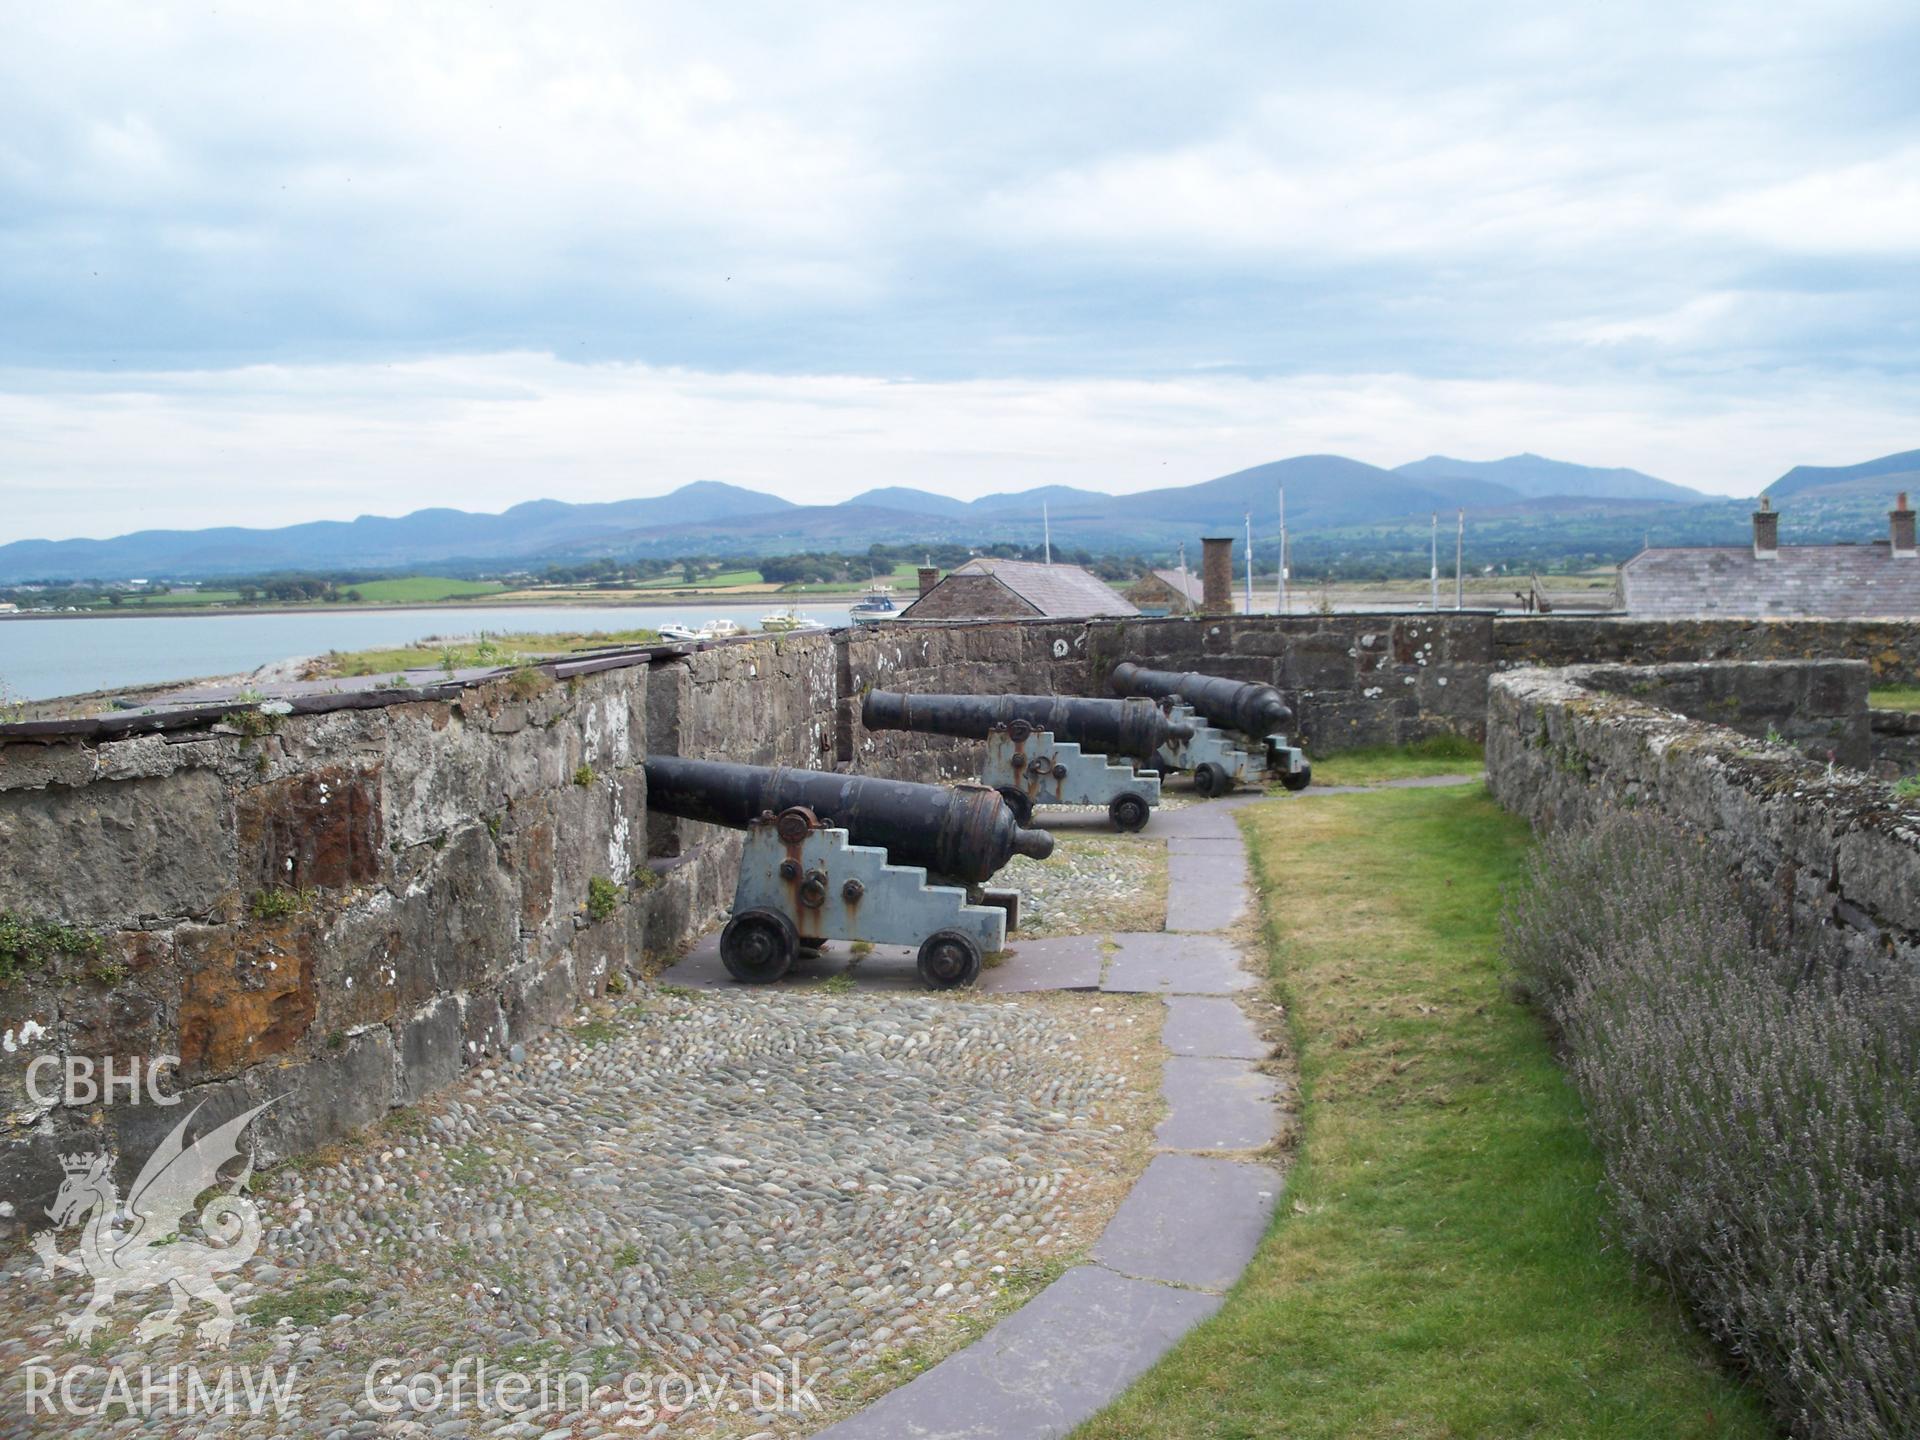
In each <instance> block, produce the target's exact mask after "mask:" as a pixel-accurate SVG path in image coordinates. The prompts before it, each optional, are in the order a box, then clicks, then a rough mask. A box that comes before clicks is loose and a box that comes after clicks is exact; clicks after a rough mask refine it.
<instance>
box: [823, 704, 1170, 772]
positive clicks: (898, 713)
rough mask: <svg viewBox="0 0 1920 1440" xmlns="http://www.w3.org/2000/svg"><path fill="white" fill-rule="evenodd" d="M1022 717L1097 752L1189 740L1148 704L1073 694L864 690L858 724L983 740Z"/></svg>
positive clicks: (1143, 749)
mask: <svg viewBox="0 0 1920 1440" xmlns="http://www.w3.org/2000/svg"><path fill="white" fill-rule="evenodd" d="M1016 720H1024V721H1026V722H1027V724H1029V725H1031V726H1032V727H1033V728H1034V729H1035V730H1046V731H1050V732H1052V734H1053V737H1054V739H1056V740H1067V741H1071V742H1072V743H1073V744H1075V745H1079V746H1082V747H1083V748H1085V749H1087V750H1092V751H1096V752H1098V753H1099V754H1102V755H1128V756H1132V757H1134V758H1136V759H1139V760H1151V759H1152V758H1153V757H1154V755H1155V753H1156V752H1158V750H1159V749H1160V747H1161V746H1163V745H1165V744H1166V743H1167V742H1168V741H1169V740H1190V739H1192V738H1193V726H1191V725H1189V724H1187V723H1186V722H1185V721H1181V720H1169V719H1168V718H1167V717H1166V716H1165V715H1164V714H1162V713H1161V711H1160V710H1159V709H1158V708H1156V707H1155V706H1153V705H1151V704H1143V703H1141V702H1140V701H1127V700H1090V699H1087V698H1085V697H1083V696H1077V695H901V694H898V693H896V692H894V691H891V690H869V691H868V692H867V698H866V699H865V700H864V701H862V702H861V705H860V723H861V724H863V725H865V726H866V727H867V729H869V730H917V731H919V732H921V733H922V734H929V735H957V736H960V737H961V738H963V739H968V740H984V739H986V738H987V732H988V731H990V730H991V729H993V727H994V726H996V725H1011V724H1012V723H1013V722H1014V721H1016Z"/></svg>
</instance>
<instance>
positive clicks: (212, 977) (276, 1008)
mask: <svg viewBox="0 0 1920 1440" xmlns="http://www.w3.org/2000/svg"><path fill="white" fill-rule="evenodd" d="M311 938H312V937H311V935H310V934H309V933H308V927H307V926H306V925H305V924H304V923H296V924H294V925H287V926H262V925H251V926H245V927H236V926H230V925H219V926H213V927H210V928H208V929H206V930H202V931H199V932H197V933H194V934H191V935H184V934H183V935H182V936H181V937H180V942H179V944H180V966H181V971H182V977H181V978H182V993H181V1000H180V1068H181V1071H182V1073H183V1074H184V1075H185V1076H187V1077H189V1078H193V1079H201V1078H205V1077H207V1076H213V1075H225V1074H232V1073H234V1072H236V1071H239V1070H243V1069H245V1068H246V1067H247V1066H249V1065H254V1064H258V1063H259V1062H260V1061H262V1060H266V1059H269V1058H271V1057H272V1056H275V1055H279V1054H283V1053H284V1052H286V1051H287V1050H289V1049H291V1048H292V1047H293V1046H294V1045H296V1044H297V1043H299V1041H300V1039H301V1037H302V1036H304V1035H305V1034H306V1033H307V1029H308V1027H309V1026H310V1025H312V1023H313V1016H314V1010H315V999H316V997H315V993H314V983H313V957H312V955H311V953H310V952H311V944H310V942H311Z"/></svg>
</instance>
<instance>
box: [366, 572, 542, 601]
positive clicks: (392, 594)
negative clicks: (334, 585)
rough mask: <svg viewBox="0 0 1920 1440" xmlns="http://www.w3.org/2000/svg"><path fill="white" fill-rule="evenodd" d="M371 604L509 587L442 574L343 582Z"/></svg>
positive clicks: (456, 596) (451, 597) (494, 591)
mask: <svg viewBox="0 0 1920 1440" xmlns="http://www.w3.org/2000/svg"><path fill="white" fill-rule="evenodd" d="M340 588H341V590H342V591H346V590H355V591H358V592H359V595H360V598H361V600H363V601H365V602H366V603H368V604H372V605H417V604H423V603H431V602H433V601H435V600H464V599H467V598H468V597H469V596H473V595H497V594H499V593H500V592H501V591H502V590H504V589H506V588H507V587H506V586H505V585H502V584H501V583H500V582H499V581H498V580H452V579H448V578H447V577H445V576H442V575H402V576H400V577H398V578H397V579H393V580H363V581H361V582H360V583H359V584H358V585H343V586H341V587H340Z"/></svg>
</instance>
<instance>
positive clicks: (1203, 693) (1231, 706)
mask: <svg viewBox="0 0 1920 1440" xmlns="http://www.w3.org/2000/svg"><path fill="white" fill-rule="evenodd" d="M1109 683H1111V685H1112V686H1113V689H1114V690H1115V692H1116V693H1118V694H1121V695H1133V696H1148V697H1151V698H1152V699H1155V700H1157V701H1158V702H1159V703H1160V707H1161V709H1162V710H1164V711H1165V712H1166V714H1167V715H1168V717H1169V718H1171V719H1177V720H1181V721H1185V722H1187V723H1188V724H1189V725H1190V726H1191V728H1192V732H1193V733H1192V734H1191V735H1190V736H1188V737H1187V738H1184V739H1175V740H1170V741H1168V743H1167V744H1166V745H1165V746H1164V747H1163V748H1162V749H1161V750H1160V752H1159V754H1158V755H1157V756H1156V757H1155V758H1156V760H1157V761H1158V763H1159V765H1160V767H1161V768H1162V769H1163V770H1186V771H1191V772H1192V774H1193V788H1194V789H1195V790H1197V791H1199V792H1200V793H1201V794H1202V795H1225V794H1227V793H1228V792H1230V791H1231V790H1232V789H1233V788H1234V787H1235V786H1236V785H1247V784H1254V783H1257V772H1258V771H1259V770H1260V769H1261V768H1263V767H1264V768H1265V769H1268V770H1272V771H1277V772H1278V773H1279V776H1280V783H1281V784H1282V785H1284V786H1286V788H1287V789H1289V790H1304V789H1306V788H1307V786H1308V785H1309V784H1311V783H1312V781H1313V769H1312V767H1311V766H1310V765H1308V763H1307V757H1306V752H1305V751H1303V750H1301V749H1300V747H1299V746H1297V745H1293V744H1290V743H1289V742H1288V739H1287V736H1286V734H1285V732H1284V730H1283V728H1282V727H1285V726H1290V725H1292V723H1293V710H1292V707H1290V706H1289V705H1288V704H1287V702H1286V701H1285V700H1284V699H1283V698H1282V697H1281V695H1280V692H1279V691H1278V690H1276V689H1274V688H1273V686H1271V685H1260V684H1254V683H1249V682H1245V681H1240V680H1228V679H1226V678H1225V677H1223V676H1219V675H1203V674H1201V673H1200V672H1199V671H1196V670H1186V671H1174V670H1149V669H1148V668H1146V667H1145V666H1144V665H1136V664H1134V663H1133V662H1132V661H1130V660H1129V661H1123V662H1121V663H1120V664H1118V665H1116V666H1114V667H1113V673H1112V675H1111V676H1110V677H1109ZM1229 732H1238V735H1239V736H1243V737H1245V739H1246V740H1247V741H1250V742H1252V745H1253V746H1254V747H1257V748H1258V750H1259V751H1260V752H1261V753H1260V754H1259V756H1258V757H1257V758H1256V756H1255V754H1254V753H1252V750H1251V749H1250V748H1249V747H1248V746H1247V745H1246V744H1244V743H1242V742H1241V741H1240V740H1239V739H1237V738H1236V736H1235V735H1234V734H1231V733H1229Z"/></svg>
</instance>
